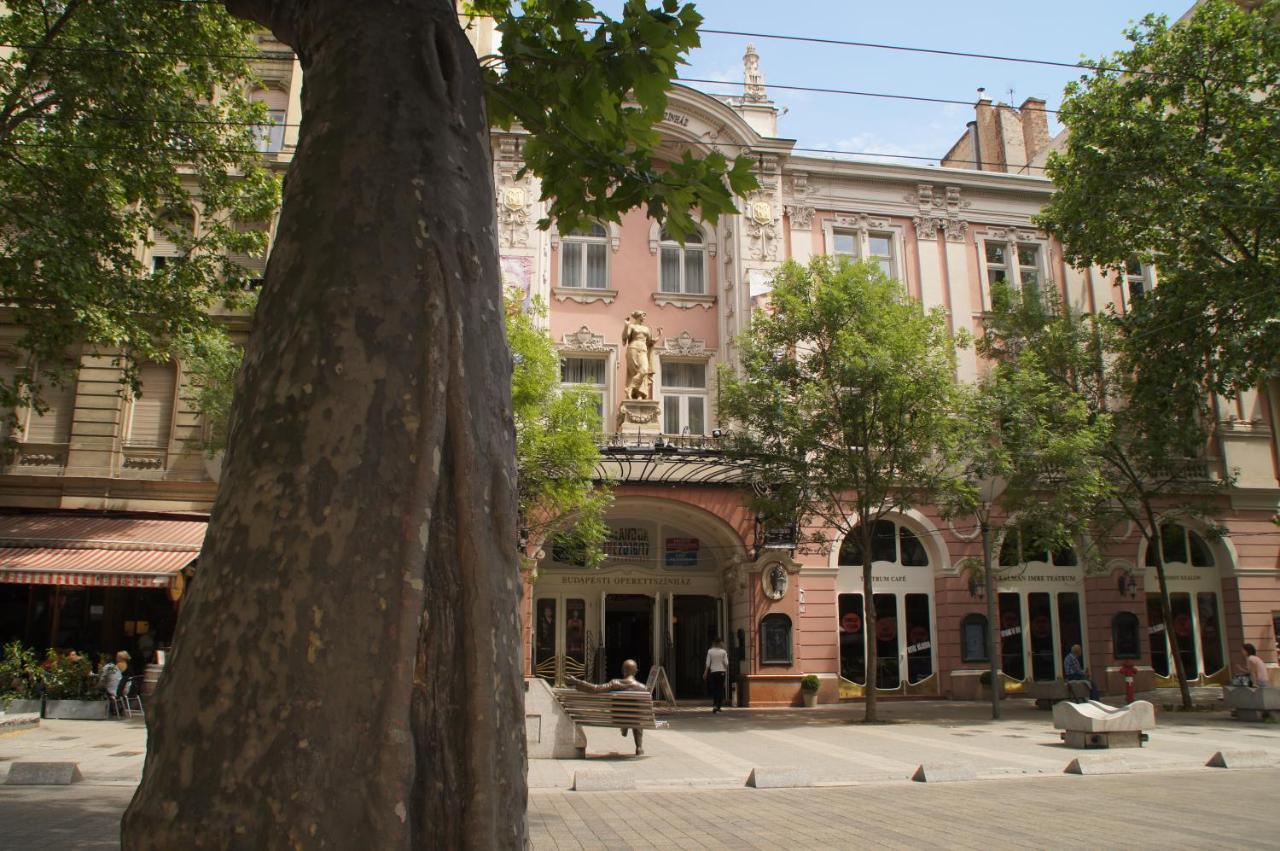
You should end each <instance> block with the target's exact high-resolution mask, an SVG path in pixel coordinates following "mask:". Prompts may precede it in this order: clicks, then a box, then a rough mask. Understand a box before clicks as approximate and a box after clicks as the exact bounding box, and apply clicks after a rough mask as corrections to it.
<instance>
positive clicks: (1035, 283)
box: [1018, 242, 1042, 292]
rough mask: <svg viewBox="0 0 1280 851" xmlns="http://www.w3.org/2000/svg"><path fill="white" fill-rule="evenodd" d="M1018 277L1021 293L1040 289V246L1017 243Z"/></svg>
mask: <svg viewBox="0 0 1280 851" xmlns="http://www.w3.org/2000/svg"><path fill="white" fill-rule="evenodd" d="M1018 276H1019V278H1018V283H1020V284H1021V285H1022V290H1023V292H1030V291H1031V290H1032V289H1035V290H1037V291H1038V290H1039V289H1040V285H1041V283H1042V281H1041V278H1042V274H1041V271H1040V246H1038V245H1036V244H1034V243H1027V242H1020V243H1018Z"/></svg>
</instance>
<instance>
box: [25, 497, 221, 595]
mask: <svg viewBox="0 0 1280 851" xmlns="http://www.w3.org/2000/svg"><path fill="white" fill-rule="evenodd" d="M207 525H208V523H207V521H206V520H204V518H197V517H192V518H187V517H176V518H175V517H172V516H169V517H146V516H142V517H138V516H132V515H130V516H103V515H98V514H87V513H86V514H81V513H78V512H62V513H57V514H13V515H3V514H0V582H13V583H18V584H27V585H31V584H36V585H72V586H93V587H115V588H166V587H168V586H169V585H170V583H171V582H172V580H173V577H174V575H175V574H177V572H178V571H180V570H182V568H184V567H186V566H187V565H188V564H190V563H191V562H192V561H193V560H194V559H195V558H196V556H198V555H199V554H200V546H201V544H202V543H203V541H204V531H205V527H206V526H207Z"/></svg>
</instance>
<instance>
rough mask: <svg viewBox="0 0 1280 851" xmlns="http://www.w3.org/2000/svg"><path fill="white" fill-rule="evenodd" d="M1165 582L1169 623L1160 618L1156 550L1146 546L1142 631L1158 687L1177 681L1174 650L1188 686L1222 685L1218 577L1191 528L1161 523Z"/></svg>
mask: <svg viewBox="0 0 1280 851" xmlns="http://www.w3.org/2000/svg"><path fill="white" fill-rule="evenodd" d="M1160 534H1161V542H1162V548H1163V550H1164V561H1165V581H1166V583H1167V584H1168V588H1169V606H1170V609H1171V610H1172V614H1173V623H1172V625H1171V626H1170V625H1167V624H1165V622H1164V612H1163V608H1162V606H1161V605H1160V586H1159V580H1158V579H1157V577H1156V570H1155V568H1156V558H1155V553H1154V552H1153V551H1152V549H1151V548H1150V547H1148V548H1147V552H1146V558H1145V563H1146V567H1147V573H1146V582H1145V585H1146V590H1147V633H1148V636H1149V639H1150V640H1149V644H1150V659H1151V668H1152V670H1153V671H1154V672H1155V684H1156V686H1157V687H1171V686H1176V685H1177V681H1178V678H1177V672H1176V670H1175V668H1174V661H1173V654H1174V653H1175V652H1176V653H1178V654H1179V655H1180V656H1181V657H1182V666H1183V670H1185V671H1186V674H1187V682H1188V683H1190V684H1191V685H1192V686H1201V685H1227V684H1228V683H1229V682H1230V680H1231V671H1230V665H1229V664H1228V661H1227V655H1226V645H1225V636H1224V635H1223V628H1222V623H1223V618H1222V576H1221V572H1220V570H1219V565H1218V558H1217V557H1216V556H1215V554H1214V551H1213V548H1212V547H1210V546H1209V543H1208V541H1206V540H1205V539H1204V537H1203V536H1202V535H1201V534H1200V533H1199V532H1196V531H1195V530H1194V529H1188V528H1187V527H1186V526H1182V525H1179V524H1177V523H1168V524H1161V526H1160Z"/></svg>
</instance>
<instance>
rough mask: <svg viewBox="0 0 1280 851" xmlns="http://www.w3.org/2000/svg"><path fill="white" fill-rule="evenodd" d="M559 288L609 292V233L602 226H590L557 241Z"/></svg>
mask: <svg viewBox="0 0 1280 851" xmlns="http://www.w3.org/2000/svg"><path fill="white" fill-rule="evenodd" d="M560 286H562V287H568V288H572V289H588V290H604V289H608V288H609V233H608V231H606V230H605V229H604V228H603V227H602V226H600V225H595V224H593V225H590V226H589V227H587V228H585V229H583V230H575V231H573V232H572V233H567V234H565V235H564V236H562V237H561V238H560Z"/></svg>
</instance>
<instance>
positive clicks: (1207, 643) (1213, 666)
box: [1196, 591, 1224, 676]
mask: <svg viewBox="0 0 1280 851" xmlns="http://www.w3.org/2000/svg"><path fill="white" fill-rule="evenodd" d="M1196 610H1197V611H1196V613H1197V614H1198V615H1199V617H1200V658H1201V659H1202V660H1203V661H1204V672H1205V675H1206V676H1207V675H1210V674H1216V673H1217V672H1218V671H1221V670H1222V668H1223V665H1224V662H1223V657H1222V630H1221V629H1219V628H1218V595H1217V594H1215V593H1213V592H1212V591H1201V592H1200V593H1199V594H1196Z"/></svg>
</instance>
